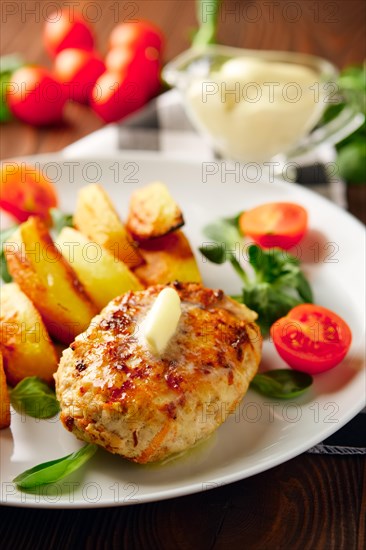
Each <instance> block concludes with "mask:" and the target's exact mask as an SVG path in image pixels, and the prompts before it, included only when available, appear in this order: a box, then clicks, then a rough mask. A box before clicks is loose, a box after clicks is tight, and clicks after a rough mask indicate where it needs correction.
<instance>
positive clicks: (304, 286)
mask: <svg viewBox="0 0 366 550" xmlns="http://www.w3.org/2000/svg"><path fill="white" fill-rule="evenodd" d="M238 220H239V216H236V217H234V218H226V219H221V220H219V221H218V222H216V223H214V224H210V225H208V226H206V227H205V229H204V233H205V235H206V236H207V237H208V239H210V242H208V243H205V244H204V245H203V246H201V247H200V251H201V253H202V254H203V255H204V256H205V257H206V258H207V259H208V260H209V261H211V262H213V263H216V264H223V263H225V262H226V261H229V262H230V263H231V265H232V266H233V268H234V270H235V271H236V273H237V274H238V275H239V277H240V279H241V281H242V283H243V290H242V293H241V294H240V295H239V296H233V298H235V299H236V300H237V301H239V302H241V303H245V304H246V305H247V306H248V307H249V308H250V309H253V310H254V311H256V312H257V313H258V323H259V325H260V327H261V330H262V332H263V333H264V334H267V333H268V331H269V328H270V326H271V325H272V324H273V323H274V322H275V321H276V320H277V319H279V318H280V317H283V316H284V315H286V314H287V313H288V312H289V311H290V309H292V308H293V307H295V306H296V305H298V304H301V303H304V302H306V303H310V302H312V301H313V295H312V291H311V288H310V285H309V283H308V281H307V280H306V278H305V275H304V274H303V272H302V271H301V268H300V262H299V260H298V259H297V258H295V257H294V256H292V255H291V254H289V253H288V252H287V251H284V250H281V249H277V248H273V249H269V250H263V249H261V248H260V247H259V246H257V245H250V246H249V247H248V249H247V254H246V256H247V260H248V263H249V264H250V265H251V267H252V272H253V273H252V275H251V276H249V274H248V273H247V271H246V270H245V269H244V268H243V265H242V263H241V262H240V259H241V258H240V256H241V254H240V252H241V251H242V244H243V236H242V235H241V233H240V231H239V225H238Z"/></svg>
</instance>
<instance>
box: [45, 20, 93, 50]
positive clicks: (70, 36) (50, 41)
mask: <svg viewBox="0 0 366 550" xmlns="http://www.w3.org/2000/svg"><path fill="white" fill-rule="evenodd" d="M43 42H44V45H45V47H46V50H47V51H48V53H49V55H50V56H51V57H54V56H55V55H57V54H58V53H59V52H60V51H61V50H65V49H66V48H79V49H83V50H93V48H94V36H93V32H92V30H91V28H90V27H89V25H88V24H87V23H86V21H85V20H84V18H83V16H82V15H81V13H77V12H70V11H69V10H62V11H57V12H55V13H53V14H52V15H50V16H49V17H48V20H47V22H46V24H45V26H44V30H43Z"/></svg>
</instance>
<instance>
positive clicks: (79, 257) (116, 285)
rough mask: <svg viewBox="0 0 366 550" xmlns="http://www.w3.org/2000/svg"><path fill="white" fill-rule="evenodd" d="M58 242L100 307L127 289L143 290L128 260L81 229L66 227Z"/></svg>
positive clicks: (91, 296)
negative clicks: (122, 259) (81, 231)
mask: <svg viewBox="0 0 366 550" xmlns="http://www.w3.org/2000/svg"><path fill="white" fill-rule="evenodd" d="M56 244H57V246H58V247H59V248H60V250H61V252H62V254H63V256H64V257H65V258H66V260H67V261H68V262H69V263H70V265H71V266H72V268H73V269H74V271H75V273H76V275H77V276H78V278H79V280H80V281H81V283H82V285H83V286H84V288H85V290H86V292H87V293H88V294H89V296H90V298H91V299H92V300H93V302H94V303H95V305H96V306H97V307H98V309H99V310H100V309H102V308H103V307H104V306H106V305H107V304H108V302H110V301H111V300H112V299H113V298H115V297H116V296H119V295H120V294H124V293H125V292H126V291H127V290H142V288H143V287H142V285H141V284H140V282H139V280H138V279H137V278H136V276H135V275H134V274H133V273H132V271H130V270H129V269H128V267H127V266H126V264H124V263H123V262H121V261H120V260H118V259H117V258H114V256H113V255H112V254H111V253H110V252H109V250H107V249H106V248H103V247H102V246H100V245H98V244H96V243H93V242H91V241H90V240H89V239H87V238H86V237H85V236H84V235H83V234H82V233H80V231H77V230H76V229H72V228H71V227H64V228H63V229H62V231H61V233H60V235H59V236H58V238H57V240H56ZM88 250H89V252H88Z"/></svg>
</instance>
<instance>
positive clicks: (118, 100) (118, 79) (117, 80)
mask: <svg viewBox="0 0 366 550" xmlns="http://www.w3.org/2000/svg"><path fill="white" fill-rule="evenodd" d="M145 102H146V93H145V90H144V87H143V86H142V84H141V79H131V78H128V77H127V74H117V73H111V72H109V71H106V72H105V73H103V74H102V76H100V77H99V78H98V80H97V81H96V83H95V86H94V88H93V91H92V94H91V99H90V105H91V107H92V108H93V110H94V111H95V112H96V114H97V115H98V116H99V117H100V118H101V119H102V120H104V121H105V122H116V121H118V120H121V119H122V118H124V117H125V116H127V115H129V114H130V113H133V112H134V111H136V110H137V109H140V108H141V107H142V106H143V105H144V104H145Z"/></svg>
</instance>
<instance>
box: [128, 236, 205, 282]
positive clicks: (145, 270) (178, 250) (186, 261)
mask: <svg viewBox="0 0 366 550" xmlns="http://www.w3.org/2000/svg"><path fill="white" fill-rule="evenodd" d="M140 252H141V254H142V256H143V258H144V260H145V264H144V265H142V266H140V267H138V268H136V269H135V271H134V273H135V275H136V276H137V277H138V278H139V279H140V281H141V282H142V284H144V285H145V286H149V285H155V284H158V283H161V284H165V283H169V282H171V281H175V280H178V281H181V282H191V283H199V282H201V275H200V272H199V270H198V267H197V263H196V260H195V257H194V255H193V252H192V250H191V247H190V244H189V242H188V239H187V238H186V236H185V235H184V233H183V232H182V231H174V233H170V234H169V235H165V236H164V237H160V238H157V239H152V240H150V241H145V242H144V243H141V248H140Z"/></svg>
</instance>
